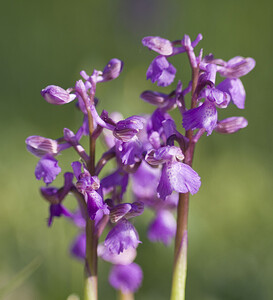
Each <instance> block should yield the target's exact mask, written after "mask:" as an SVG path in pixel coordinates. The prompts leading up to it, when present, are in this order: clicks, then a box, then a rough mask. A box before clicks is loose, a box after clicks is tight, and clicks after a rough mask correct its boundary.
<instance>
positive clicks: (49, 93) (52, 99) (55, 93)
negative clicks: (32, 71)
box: [41, 85, 76, 105]
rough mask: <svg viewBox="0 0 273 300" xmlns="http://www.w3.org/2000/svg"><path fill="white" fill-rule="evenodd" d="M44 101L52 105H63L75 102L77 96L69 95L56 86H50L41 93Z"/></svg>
mask: <svg viewBox="0 0 273 300" xmlns="http://www.w3.org/2000/svg"><path fill="white" fill-rule="evenodd" d="M41 95H42V96H43V97H44V99H45V100H46V101H47V102H48V103H51V104H55V105H62V104H66V103H69V102H71V101H73V100H74V99H75V98H76V95H74V94H69V93H68V92H67V91H66V90H64V89H63V88H61V87H59V86H56V85H49V86H47V87H46V88H45V89H43V90H42V91H41Z"/></svg>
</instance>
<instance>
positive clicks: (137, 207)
mask: <svg viewBox="0 0 273 300" xmlns="http://www.w3.org/2000/svg"><path fill="white" fill-rule="evenodd" d="M143 211H144V203H143V202H141V201H136V202H133V203H131V209H130V210H129V211H128V212H127V213H126V214H125V215H124V218H125V219H127V220H129V219H131V218H134V217H137V216H140V215H141V214H142V213H143Z"/></svg>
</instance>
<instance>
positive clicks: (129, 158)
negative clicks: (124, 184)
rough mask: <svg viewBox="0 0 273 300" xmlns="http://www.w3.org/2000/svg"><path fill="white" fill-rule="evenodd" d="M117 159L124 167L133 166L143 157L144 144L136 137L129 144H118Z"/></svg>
mask: <svg viewBox="0 0 273 300" xmlns="http://www.w3.org/2000/svg"><path fill="white" fill-rule="evenodd" d="M116 152H117V157H118V158H119V159H120V160H121V162H122V164H124V165H132V164H134V163H135V162H136V161H137V160H139V158H140V157H141V155H142V152H143V147H142V143H141V142H140V141H139V139H138V138H137V137H136V136H135V137H133V138H132V139H131V140H130V141H129V142H121V141H119V140H117V142H116Z"/></svg>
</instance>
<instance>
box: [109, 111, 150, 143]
mask: <svg viewBox="0 0 273 300" xmlns="http://www.w3.org/2000/svg"><path fill="white" fill-rule="evenodd" d="M144 123H145V119H144V118H142V117H139V116H131V117H129V118H127V119H125V120H122V121H119V122H118V123H117V124H116V127H115V129H114V131H113V134H114V136H115V137H116V138H117V139H120V140H122V141H123V142H129V141H130V140H131V139H132V138H133V137H134V136H135V135H136V134H137V133H138V132H139V130H140V129H142V128H143V124H144Z"/></svg>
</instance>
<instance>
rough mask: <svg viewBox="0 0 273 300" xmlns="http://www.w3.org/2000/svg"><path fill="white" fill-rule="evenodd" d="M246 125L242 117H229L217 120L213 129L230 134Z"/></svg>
mask: <svg viewBox="0 0 273 300" xmlns="http://www.w3.org/2000/svg"><path fill="white" fill-rule="evenodd" d="M247 125H248V122H247V120H246V119H245V118H244V117H230V118H227V119H224V120H221V121H218V122H217V125H216V127H215V128H214V130H215V131H217V132H219V133H223V134H231V133H234V132H237V131H238V130H240V129H242V128H245V127H246V126H247Z"/></svg>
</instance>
